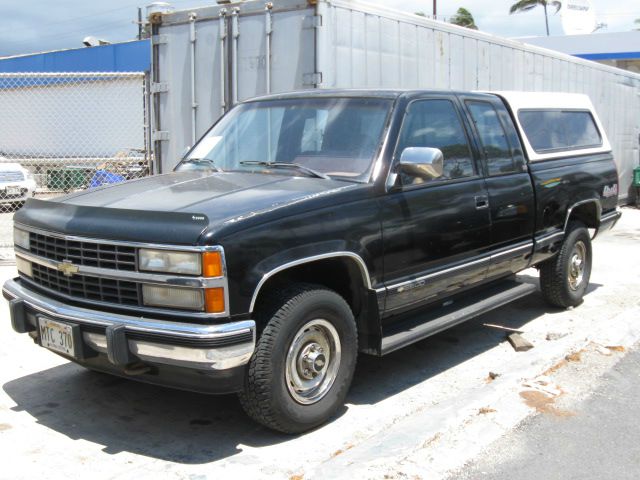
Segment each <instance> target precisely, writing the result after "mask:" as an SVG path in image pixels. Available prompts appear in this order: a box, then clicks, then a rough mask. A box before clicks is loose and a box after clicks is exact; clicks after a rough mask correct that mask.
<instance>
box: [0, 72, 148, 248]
mask: <svg viewBox="0 0 640 480" xmlns="http://www.w3.org/2000/svg"><path fill="white" fill-rule="evenodd" d="M147 105H148V102H147V95H146V79H145V75H144V73H137V72H136V73H95V72H94V73H0V259H3V258H11V257H12V249H13V239H12V228H11V227H12V217H13V213H14V212H15V211H16V210H17V209H18V208H20V207H21V206H22V205H23V204H24V202H25V201H26V199H27V198H29V197H36V198H43V199H47V198H52V197H55V196H57V195H62V194H64V193H69V192H73V191H77V190H82V189H86V188H93V187H97V186H100V185H104V184H108V183H116V182H121V181H124V180H129V179H132V178H137V177H141V176H145V175H149V174H151V173H153V159H152V155H151V151H150V149H149V141H148V121H147V119H148V118H149V116H148V108H147Z"/></svg>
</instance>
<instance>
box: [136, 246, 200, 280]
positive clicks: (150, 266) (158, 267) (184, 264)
mask: <svg viewBox="0 0 640 480" xmlns="http://www.w3.org/2000/svg"><path fill="white" fill-rule="evenodd" d="M138 268H139V269H140V270H143V271H148V272H165V273H182V274H185V275H200V274H201V273H202V256H201V254H200V253H194V252H176V251H171V250H149V249H146V248H141V249H140V250H139V251H138Z"/></svg>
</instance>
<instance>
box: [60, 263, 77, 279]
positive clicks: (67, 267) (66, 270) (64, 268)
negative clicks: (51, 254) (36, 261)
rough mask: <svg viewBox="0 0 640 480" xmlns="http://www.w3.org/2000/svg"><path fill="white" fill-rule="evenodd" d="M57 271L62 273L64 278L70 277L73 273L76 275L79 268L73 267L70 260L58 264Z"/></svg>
mask: <svg viewBox="0 0 640 480" xmlns="http://www.w3.org/2000/svg"><path fill="white" fill-rule="evenodd" d="M58 270H59V271H61V272H62V274H63V275H64V276H65V277H72V276H73V274H74V273H78V270H80V267H78V265H74V264H73V263H71V261H70V260H63V261H62V263H59V264H58Z"/></svg>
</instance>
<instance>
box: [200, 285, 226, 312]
mask: <svg viewBox="0 0 640 480" xmlns="http://www.w3.org/2000/svg"><path fill="white" fill-rule="evenodd" d="M204 303H205V310H206V312H207V313H223V312H224V288H207V289H206V290H205V291H204Z"/></svg>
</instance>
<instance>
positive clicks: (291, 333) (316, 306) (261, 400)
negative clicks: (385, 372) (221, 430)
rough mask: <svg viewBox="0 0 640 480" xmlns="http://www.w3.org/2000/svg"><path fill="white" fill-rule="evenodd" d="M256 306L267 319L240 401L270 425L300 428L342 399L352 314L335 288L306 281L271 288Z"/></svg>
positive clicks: (349, 374)
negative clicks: (276, 288) (280, 287)
mask: <svg viewBox="0 0 640 480" xmlns="http://www.w3.org/2000/svg"><path fill="white" fill-rule="evenodd" d="M261 309H262V311H263V312H264V315H265V316H266V317H268V318H265V319H263V321H264V320H266V325H265V327H264V330H263V332H262V335H261V336H260V339H259V340H258V343H257V345H256V350H255V352H254V354H253V356H252V357H251V360H250V363H249V370H248V373H247V377H246V380H245V388H244V391H243V392H242V393H241V394H240V402H241V404H242V406H243V408H244V409H245V411H246V412H247V414H248V415H249V416H250V417H251V418H253V419H254V420H256V421H258V422H260V423H262V424H263V425H265V426H267V427H269V428H272V429H274V430H278V431H281V432H285V433H300V432H304V431H306V430H309V429H311V428H313V427H316V426H318V425H320V424H322V423H324V422H325V421H326V420H327V419H329V418H330V417H331V416H332V415H333V414H334V413H335V412H336V410H337V409H338V408H339V407H340V406H341V405H343V403H344V399H345V397H346V395H347V391H348V389H349V386H350V384H351V379H352V378H353V372H354V369H355V365H356V358H357V350H358V345H357V334H356V324H355V320H354V318H353V313H352V312H351V309H350V308H349V305H347V303H346V302H345V300H344V299H343V298H342V297H341V296H340V295H338V294H337V293H335V292H333V291H331V290H327V289H325V288H324V287H321V286H317V285H309V284H298V285H294V286H292V287H289V288H287V289H285V290H284V291H280V292H274V293H272V294H271V295H270V296H269V299H268V300H267V301H266V302H263V303H262V308H261Z"/></svg>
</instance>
